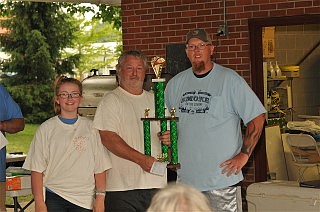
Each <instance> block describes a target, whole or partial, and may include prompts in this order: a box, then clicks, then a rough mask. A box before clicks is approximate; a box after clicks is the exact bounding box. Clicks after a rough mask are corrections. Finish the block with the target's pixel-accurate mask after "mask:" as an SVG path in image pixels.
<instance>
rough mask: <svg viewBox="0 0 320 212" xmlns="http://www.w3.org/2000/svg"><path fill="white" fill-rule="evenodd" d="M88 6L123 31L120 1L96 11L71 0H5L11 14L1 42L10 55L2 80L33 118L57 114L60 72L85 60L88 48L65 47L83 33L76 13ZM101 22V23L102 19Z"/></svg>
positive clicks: (4, 9)
mask: <svg viewBox="0 0 320 212" xmlns="http://www.w3.org/2000/svg"><path fill="white" fill-rule="evenodd" d="M87 12H95V16H94V17H95V18H96V19H101V20H103V21H108V22H109V23H110V24H112V26H113V28H115V29H117V30H118V31H119V29H120V28H121V18H120V7H107V6H105V5H103V6H101V7H100V6H99V11H98V12H96V11H95V9H94V8H93V7H88V6H80V5H79V4H70V3H44V2H27V1H23V2H19V1H14V2H12V1H4V2H1V3H0V15H1V16H2V17H6V19H4V20H2V21H1V22H0V25H1V27H2V28H6V29H8V33H6V34H1V35H0V46H1V49H2V51H4V52H6V53H8V54H9V55H10V58H9V59H8V60H6V61H1V69H2V72H3V73H5V75H2V83H3V84H5V85H6V87H7V88H8V90H9V91H10V93H11V94H12V96H13V97H14V99H15V100H16V101H17V102H18V104H19V105H20V107H21V108H22V111H23V114H24V115H25V117H26V121H27V122H30V123H41V122H42V121H44V120H45V119H47V118H49V117H50V116H52V111H53V104H52V98H53V87H52V84H53V81H54V78H55V76H57V75H61V74H65V73H69V74H72V73H73V70H74V68H75V67H80V66H81V64H82V63H83V61H84V59H83V58H82V57H83V56H84V55H85V54H83V52H77V53H76V54H69V55H66V54H64V53H63V50H64V49H65V48H68V47H69V48H74V47H75V44H76V43H77V42H76V40H77V39H78V38H79V37H78V35H79V34H80V33H79V30H80V26H79V23H78V21H77V20H76V19H75V18H74V17H73V15H74V14H76V13H82V14H84V13H87ZM96 27H97V28H96V29H99V25H97V26H96ZM94 33H96V32H94ZM111 37H112V36H111ZM99 39H104V38H99ZM86 51H88V50H86ZM104 51H105V50H104Z"/></svg>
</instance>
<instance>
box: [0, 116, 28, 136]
mask: <svg viewBox="0 0 320 212" xmlns="http://www.w3.org/2000/svg"><path fill="white" fill-rule="evenodd" d="M23 129H24V119H23V118H13V119H10V120H6V121H0V131H3V132H8V133H10V134H12V133H16V132H19V131H22V130H23Z"/></svg>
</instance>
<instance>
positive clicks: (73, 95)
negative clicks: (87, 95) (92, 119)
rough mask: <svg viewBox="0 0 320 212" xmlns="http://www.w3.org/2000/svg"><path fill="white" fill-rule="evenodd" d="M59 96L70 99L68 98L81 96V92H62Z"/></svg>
mask: <svg viewBox="0 0 320 212" xmlns="http://www.w3.org/2000/svg"><path fill="white" fill-rule="evenodd" d="M57 96H59V97H61V98H62V99H68V98H79V97H80V96H81V95H80V93H61V94H58V95H57Z"/></svg>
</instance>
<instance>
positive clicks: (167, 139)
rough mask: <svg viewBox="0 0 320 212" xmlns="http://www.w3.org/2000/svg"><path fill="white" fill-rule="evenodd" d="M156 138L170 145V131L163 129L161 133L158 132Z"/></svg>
mask: <svg viewBox="0 0 320 212" xmlns="http://www.w3.org/2000/svg"><path fill="white" fill-rule="evenodd" d="M158 138H159V140H160V141H161V143H163V144H165V145H168V146H170V144H171V142H170V131H169V130H167V131H164V132H163V133H160V132H159V133H158Z"/></svg>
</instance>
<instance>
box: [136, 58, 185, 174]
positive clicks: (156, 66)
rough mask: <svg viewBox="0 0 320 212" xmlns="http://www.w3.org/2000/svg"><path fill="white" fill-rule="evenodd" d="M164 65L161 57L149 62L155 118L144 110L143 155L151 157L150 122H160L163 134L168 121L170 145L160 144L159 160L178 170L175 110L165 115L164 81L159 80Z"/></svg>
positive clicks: (162, 79)
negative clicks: (152, 72)
mask: <svg viewBox="0 0 320 212" xmlns="http://www.w3.org/2000/svg"><path fill="white" fill-rule="evenodd" d="M164 64H165V59H164V58H161V57H158V56H156V57H154V58H153V59H152V60H151V66H152V68H153V71H154V73H155V75H156V78H155V79H152V82H153V84H154V103H155V117H149V110H150V109H149V108H146V109H145V113H144V118H141V120H142V121H143V130H144V153H145V154H146V155H151V139H150V121H160V132H161V133H163V132H165V131H166V130H167V122H168V120H169V121H170V138H171V145H170V147H168V146H167V145H165V144H161V151H162V153H161V155H160V156H159V158H158V159H159V160H160V161H162V162H168V165H167V167H168V168H180V164H179V162H178V144H177V143H178V133H177V121H178V117H176V116H175V109H174V108H172V109H171V110H170V116H166V115H165V104H164V89H165V79H164V78H161V72H162V68H163V66H164Z"/></svg>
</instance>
